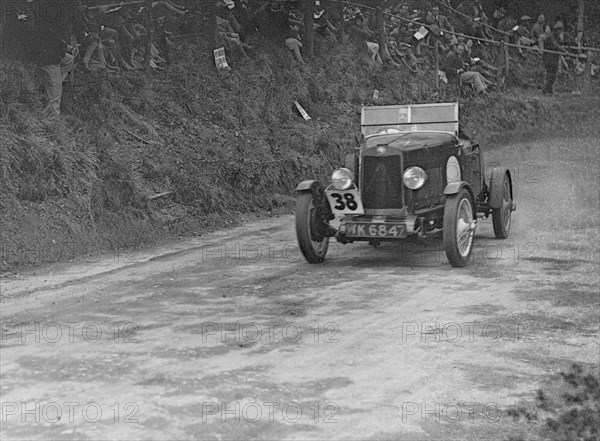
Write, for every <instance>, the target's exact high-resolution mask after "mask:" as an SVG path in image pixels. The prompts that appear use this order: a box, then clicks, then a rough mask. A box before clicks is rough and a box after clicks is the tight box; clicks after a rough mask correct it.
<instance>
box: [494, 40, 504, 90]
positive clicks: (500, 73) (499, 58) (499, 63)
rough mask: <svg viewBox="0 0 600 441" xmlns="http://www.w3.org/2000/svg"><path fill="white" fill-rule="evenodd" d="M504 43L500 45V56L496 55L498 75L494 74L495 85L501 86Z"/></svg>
mask: <svg viewBox="0 0 600 441" xmlns="http://www.w3.org/2000/svg"><path fill="white" fill-rule="evenodd" d="M503 46H504V42H501V43H500V54H499V55H498V73H497V74H496V84H497V85H498V87H501V86H502V76H503V75H504V47H503Z"/></svg>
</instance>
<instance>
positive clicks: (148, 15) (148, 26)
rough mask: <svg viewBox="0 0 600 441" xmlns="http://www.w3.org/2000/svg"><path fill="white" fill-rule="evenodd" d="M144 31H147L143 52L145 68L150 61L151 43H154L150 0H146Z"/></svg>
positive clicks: (148, 65)
mask: <svg viewBox="0 0 600 441" xmlns="http://www.w3.org/2000/svg"><path fill="white" fill-rule="evenodd" d="M144 5H145V6H146V31H148V35H147V36H146V38H147V41H146V53H145V59H144V62H145V65H146V68H148V67H150V62H151V61H152V43H154V14H153V13H152V0H146V2H145V4H144Z"/></svg>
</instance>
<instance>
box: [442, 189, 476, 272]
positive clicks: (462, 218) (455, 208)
mask: <svg viewBox="0 0 600 441" xmlns="http://www.w3.org/2000/svg"><path fill="white" fill-rule="evenodd" d="M475 222H476V221H475V216H474V214H473V202H472V199H471V195H470V193H469V192H468V191H467V190H465V189H464V188H463V189H462V190H460V191H459V192H458V194H456V195H452V196H448V197H447V199H446V206H445V207H444V230H443V246H444V250H445V251H446V257H447V258H448V261H449V262H450V265H452V266H455V267H463V266H465V265H467V263H468V262H469V259H470V258H471V253H472V252H473V236H474V233H475V225H476V224H475Z"/></svg>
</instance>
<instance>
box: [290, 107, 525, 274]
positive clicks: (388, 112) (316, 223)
mask: <svg viewBox="0 0 600 441" xmlns="http://www.w3.org/2000/svg"><path fill="white" fill-rule="evenodd" d="M361 129H362V134H363V142H362V144H361V146H360V148H359V149H357V152H356V153H354V154H352V155H349V157H347V158H346V164H345V165H346V166H345V167H342V168H339V169H337V170H335V171H334V172H333V174H332V176H331V183H330V184H329V185H328V186H324V185H322V184H321V183H320V182H318V181H316V180H306V181H302V182H301V183H300V184H299V185H298V187H297V188H296V191H297V200H296V235H297V238H298V243H299V246H300V250H301V251H302V254H303V255H304V257H305V258H306V260H307V261H308V262H310V263H319V262H322V261H323V260H324V259H325V255H326V254H327V248H328V244H329V239H330V238H331V237H335V238H336V239H337V241H338V242H341V243H351V242H355V241H369V242H370V243H371V244H372V245H374V246H377V245H379V244H380V243H381V241H395V240H402V239H404V238H406V237H408V236H411V235H415V236H417V237H418V238H420V239H426V238H430V237H432V236H435V235H437V234H442V244H443V248H444V251H445V253H446V256H447V258H448V260H449V262H450V264H451V265H453V266H456V267H462V266H465V265H466V264H467V263H468V261H469V258H470V256H471V254H472V251H473V236H474V233H475V229H476V226H477V218H486V219H487V218H488V217H489V216H490V215H491V216H492V223H493V228H494V234H495V236H496V238H498V239H506V238H507V237H508V234H509V231H510V226H511V215H512V212H513V211H514V210H515V209H516V205H515V203H514V202H513V184H512V178H511V173H510V171H509V170H508V169H507V168H504V167H493V168H492V169H491V170H490V173H489V174H490V178H489V183H486V176H485V175H486V173H485V169H484V164H483V157H482V152H481V149H480V147H479V145H478V144H476V143H474V142H473V141H472V140H470V139H469V138H468V137H466V136H464V134H463V133H462V131H460V130H459V125H458V103H435V104H413V105H394V106H363V108H362V113H361Z"/></svg>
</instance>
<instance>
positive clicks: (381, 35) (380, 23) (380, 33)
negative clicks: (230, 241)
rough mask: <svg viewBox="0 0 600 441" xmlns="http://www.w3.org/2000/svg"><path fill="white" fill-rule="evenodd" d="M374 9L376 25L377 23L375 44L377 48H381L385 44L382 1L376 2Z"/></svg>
mask: <svg viewBox="0 0 600 441" xmlns="http://www.w3.org/2000/svg"><path fill="white" fill-rule="evenodd" d="M375 7H376V8H377V9H376V16H375V18H376V20H377V21H376V23H377V29H376V31H377V42H378V43H379V47H381V48H382V47H383V45H384V44H386V43H387V42H386V41H385V29H384V28H383V0H377V1H376V3H375Z"/></svg>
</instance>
